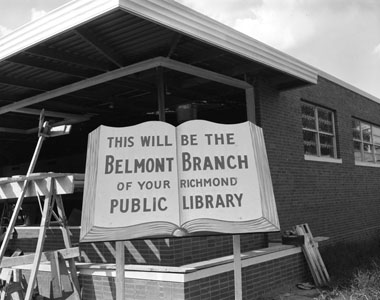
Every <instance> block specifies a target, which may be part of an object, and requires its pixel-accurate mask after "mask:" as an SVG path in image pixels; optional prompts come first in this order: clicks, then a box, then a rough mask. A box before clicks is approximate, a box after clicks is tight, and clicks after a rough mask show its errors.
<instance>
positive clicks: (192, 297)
mask: <svg viewBox="0 0 380 300" xmlns="http://www.w3.org/2000/svg"><path fill="white" fill-rule="evenodd" d="M25 231H26V230H19V231H18V235H19V236H20V237H22V235H23V234H25ZM73 232H75V230H73ZM52 233H54V234H53V236H55V240H57V241H58V240H60V239H59V238H58V237H57V235H58V231H56V229H53V230H50V231H49V232H48V236H49V235H52ZM29 234H30V232H29ZM244 237H245V238H248V236H244ZM223 238H227V237H226V236H224V237H223ZM251 238H252V237H251ZM15 240H16V239H14V240H13V242H15ZM20 240H23V239H20ZM148 244H149V243H148ZM242 244H243V242H242ZM48 246H49V247H51V246H52V245H49V243H48ZM219 246H220V245H219ZM104 247H107V246H104ZM261 248H262V247H261ZM101 255H103V254H101ZM103 257H104V256H103ZM104 258H105V257H104ZM127 264H128V263H127ZM22 268H25V270H23V276H25V279H27V278H28V276H29V272H30V271H29V270H27V268H28V267H27V266H25V267H22ZM77 269H78V271H79V280H80V284H81V288H82V299H83V300H86V299H89V300H90V299H91V300H93V299H102V300H113V299H115V297H116V290H115V276H116V274H115V266H114V265H113V264H109V263H105V264H94V263H84V262H82V263H78V264H77ZM50 278H51V273H50V264H48V263H44V264H42V265H41V267H40V272H39V273H38V279H37V281H38V284H39V288H40V292H41V294H42V295H43V296H44V297H47V298H50V299H54V298H51V293H52V291H51V283H50V282H49V280H51V279H50ZM304 281H311V277H310V274H309V272H308V268H307V264H306V261H305V258H304V255H303V253H302V251H301V248H300V247H296V246H289V245H278V246H276V247H274V248H264V249H260V250H251V251H247V252H244V254H243V255H242V292H243V299H256V298H257V297H259V296H260V295H263V294H266V293H268V292H271V291H273V290H274V289H276V288H281V287H283V286H286V285H289V284H293V285H294V284H296V283H298V282H304ZM125 289H126V291H125V299H138V300H144V299H145V300H151V299H157V300H158V299H165V300H170V299H172V300H174V299H175V300H196V299H206V300H207V299H210V300H211V299H219V300H224V299H234V297H235V290H234V271H233V256H232V255H228V256H224V257H218V258H215V259H210V260H204V261H200V262H193V263H190V264H184V265H181V266H178V267H176V266H174V267H170V266H162V265H161V266H159V265H156V266H154V265H148V266H144V265H141V264H140V265H136V264H135V265H134V264H128V266H127V267H126V272H125ZM48 295H50V296H48ZM65 296H67V297H71V295H70V287H66V288H65ZM68 299H70V298H68Z"/></svg>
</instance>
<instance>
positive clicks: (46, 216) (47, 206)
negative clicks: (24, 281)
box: [25, 182, 54, 300]
mask: <svg viewBox="0 0 380 300" xmlns="http://www.w3.org/2000/svg"><path fill="white" fill-rule="evenodd" d="M53 188H54V186H53V182H52V183H51V185H50V190H51V191H52V190H53ZM51 201H52V194H50V195H49V196H47V197H45V200H44V208H43V211H42V217H41V226H40V233H39V236H38V242H37V247H36V253H35V255H34V260H33V266H32V270H31V273H30V277H29V282H28V288H27V290H26V295H25V300H31V299H32V296H33V289H34V283H35V280H36V277H37V272H38V267H39V265H40V260H41V255H42V249H43V245H44V242H45V237H46V228H47V225H48V222H49V220H50V211H51Z"/></svg>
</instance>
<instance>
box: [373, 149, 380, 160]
mask: <svg viewBox="0 0 380 300" xmlns="http://www.w3.org/2000/svg"><path fill="white" fill-rule="evenodd" d="M374 148H375V159H376V163H377V164H380V146H379V145H375V146H374Z"/></svg>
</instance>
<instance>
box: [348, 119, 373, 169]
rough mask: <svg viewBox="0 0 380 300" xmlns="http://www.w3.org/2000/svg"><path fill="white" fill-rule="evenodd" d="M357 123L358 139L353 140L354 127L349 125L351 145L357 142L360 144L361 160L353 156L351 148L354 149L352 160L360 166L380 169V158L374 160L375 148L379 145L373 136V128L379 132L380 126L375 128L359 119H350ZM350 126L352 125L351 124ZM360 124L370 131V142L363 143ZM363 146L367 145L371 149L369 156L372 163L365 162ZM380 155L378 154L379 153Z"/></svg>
mask: <svg viewBox="0 0 380 300" xmlns="http://www.w3.org/2000/svg"><path fill="white" fill-rule="evenodd" d="M353 121H357V122H359V129H360V139H357V138H355V136H354V132H353V131H354V127H353V126H352V125H351V130H352V141H353V143H355V142H357V143H360V158H361V160H357V159H356V156H355V147H354V146H353V149H354V160H355V163H356V164H359V165H360V164H362V165H367V164H368V165H372V166H379V167H380V158H379V160H377V159H376V146H378V147H380V143H376V142H375V139H374V135H373V128H374V127H375V128H377V129H378V130H379V131H380V126H377V125H375V124H372V123H370V122H367V121H363V120H361V119H358V118H355V117H352V119H351V122H353ZM351 124H352V123H351ZM362 124H365V125H368V126H369V128H370V130H371V135H370V141H365V140H364V137H363V126H362ZM364 144H367V145H369V146H370V147H371V149H372V151H371V156H372V161H367V160H365V159H364V157H365V156H364ZM379 155H380V152H379Z"/></svg>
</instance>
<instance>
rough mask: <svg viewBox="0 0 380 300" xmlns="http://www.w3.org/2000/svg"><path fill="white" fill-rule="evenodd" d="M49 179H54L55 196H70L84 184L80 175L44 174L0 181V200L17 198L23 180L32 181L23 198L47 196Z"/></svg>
mask: <svg viewBox="0 0 380 300" xmlns="http://www.w3.org/2000/svg"><path fill="white" fill-rule="evenodd" d="M83 176H84V175H83ZM49 178H53V179H54V184H55V193H56V194H57V195H63V194H72V193H74V190H75V188H76V187H77V186H83V184H84V179H83V180H82V178H83V177H82V174H59V173H58V174H56V173H45V174H32V175H30V176H17V177H12V178H6V179H0V199H12V198H17V197H18V195H20V194H21V191H22V189H23V182H24V181H25V180H28V181H32V182H33V184H29V185H28V187H27V189H26V191H25V195H24V197H34V196H37V195H40V196H41V195H48V194H49Z"/></svg>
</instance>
